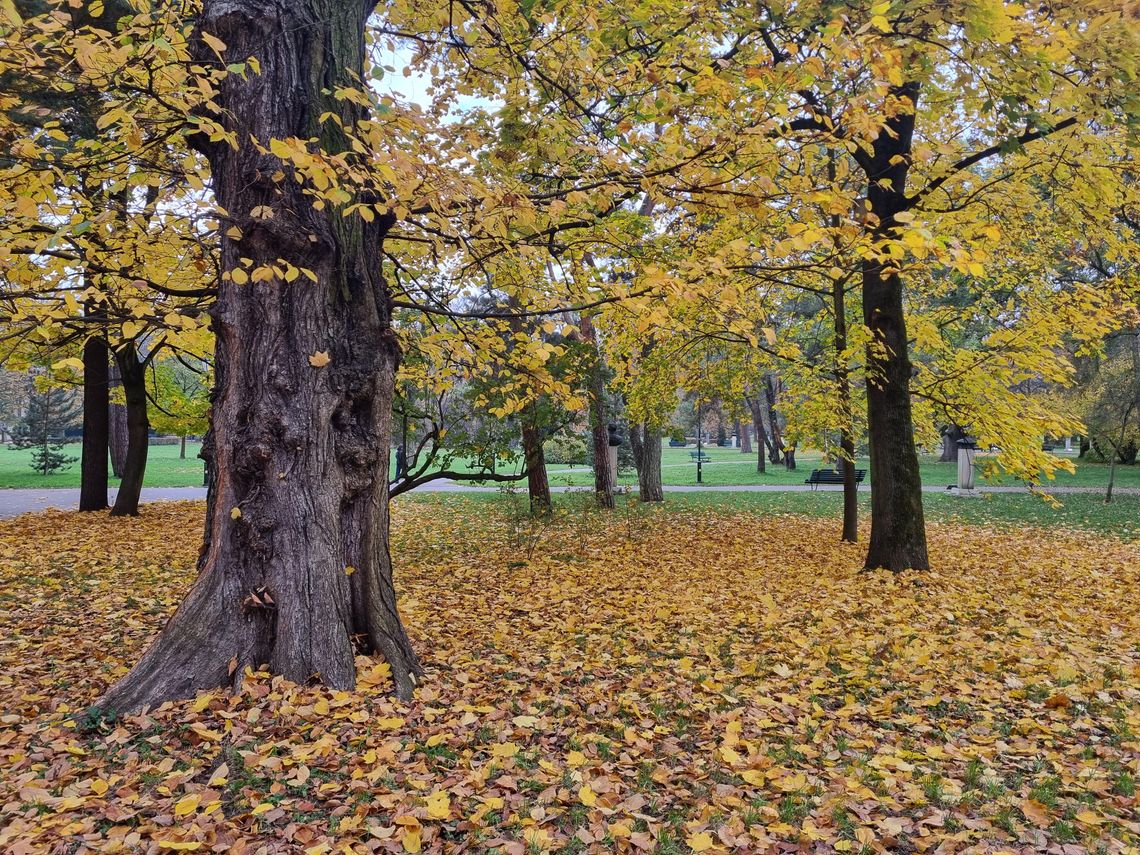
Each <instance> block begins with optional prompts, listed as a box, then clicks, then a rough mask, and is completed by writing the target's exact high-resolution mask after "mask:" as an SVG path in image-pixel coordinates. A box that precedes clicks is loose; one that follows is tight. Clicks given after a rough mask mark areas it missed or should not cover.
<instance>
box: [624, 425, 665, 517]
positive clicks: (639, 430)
mask: <svg viewBox="0 0 1140 855" xmlns="http://www.w3.org/2000/svg"><path fill="white" fill-rule="evenodd" d="M629 444H630V446H631V447H632V449H633V460H634V463H635V464H636V465H637V493H638V498H639V499H640V500H641V501H643V502H663V501H665V494H664V491H663V490H662V489H661V431H658V430H653V429H652V428H650V427H649V425H647V424H644V423H642V424H631V425H630V426H629Z"/></svg>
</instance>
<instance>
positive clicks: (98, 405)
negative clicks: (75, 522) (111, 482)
mask: <svg viewBox="0 0 1140 855" xmlns="http://www.w3.org/2000/svg"><path fill="white" fill-rule="evenodd" d="M88 314H92V313H91V311H90V310H88ZM110 426H111V423H110V354H109V352H108V350H107V342H106V341H105V340H104V339H103V337H102V335H101V334H100V335H93V336H91V337H90V338H89V339H87V341H85V342H84V343H83V459H82V462H81V463H80V486H79V510H81V511H101V510H104V509H105V508H106V507H107V443H108V438H109V436H110Z"/></svg>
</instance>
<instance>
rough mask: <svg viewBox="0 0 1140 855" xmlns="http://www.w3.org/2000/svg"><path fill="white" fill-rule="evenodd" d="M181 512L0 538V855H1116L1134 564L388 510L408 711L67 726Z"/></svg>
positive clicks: (189, 514)
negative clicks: (870, 553)
mask: <svg viewBox="0 0 1140 855" xmlns="http://www.w3.org/2000/svg"><path fill="white" fill-rule="evenodd" d="M201 514H202V508H201V506H200V505H195V504H177V505H173V504H172V505H162V506H154V505H152V506H149V507H147V508H145V509H144V513H143V516H142V517H141V518H139V519H137V520H126V521H124V520H109V519H106V518H93V517H92V515H81V514H74V513H58V512H53V513H49V514H46V515H38V516H25V517H21V518H19V519H16V520H12V521H7V522H3V523H0V542H2V544H3V546H2V547H0V549H2V552H0V592H2V593H0V603H2V606H3V607H2V608H0V712H2V718H0V725H2V730H0V764H2V766H3V769H4V774H3V776H2V779H0V850H2V851H4V852H7V853H13V855H21V853H39V852H72V851H85V852H86V851H90V852H162V851H171V850H173V851H178V850H184V851H194V850H197V851H214V852H233V853H242V852H249V853H252V852H255V851H256V852H306V853H312V855H319V853H325V852H345V853H350V852H352V853H365V852H420V851H423V852H455V851H472V852H492V851H499V852H504V853H524V852H547V851H557V852H597V853H602V852H607V853H608V852H662V853H669V852H688V851H695V852H730V851H733V852H832V851H839V852H855V853H858V852H863V853H873V852H936V851H937V852H978V853H981V852H993V853H996V852H1007V853H1009V852H1021V853H1031V852H1032V853H1037V852H1078V851H1080V852H1085V851H1100V852H1111V853H1128V852H1132V853H1134V852H1136V851H1137V848H1136V847H1137V846H1140V822H1138V821H1137V798H1136V795H1135V783H1134V782H1135V779H1136V777H1138V776H1140V761H1138V760H1137V757H1138V756H1140V736H1138V735H1137V734H1138V733H1140V662H1138V660H1137V650H1136V639H1137V638H1140V613H1138V612H1137V609H1136V608H1135V591H1136V590H1137V585H1138V583H1140V547H1138V546H1137V545H1135V544H1122V543H1120V542H1117V541H1114V540H1109V539H1093V538H1091V536H1089V535H1085V534H1081V535H1077V534H1074V533H1068V532H1064V531H1054V532H1049V533H1042V532H1041V531H1040V530H1038V531H1032V532H1030V531H1028V530H1026V531H1019V530H994V529H985V528H957V527H955V528H952V527H946V526H935V525H932V526H931V543H932V546H933V547H935V548H933V549H932V555H933V556H936V557H935V560H934V567H933V568H932V570H931V572H929V573H927V574H922V575H904V576H898V575H894V574H891V573H888V572H862V571H860V570H859V567H860V565H861V561H862V553H861V551H860V549H859V547H858V546H856V545H852V544H840V543H835V542H834V537H833V534H834V532H833V524H832V523H831V522H820V521H816V520H809V519H806V518H797V517H791V516H784V517H776V518H774V519H772V518H770V519H768V520H765V521H764V522H763V523H762V524H761V523H760V521H759V520H758V518H756V517H753V516H750V515H747V514H743V513H742V514H736V515H733V514H725V513H723V512H721V513H716V512H711V511H698V510H692V509H690V510H679V509H676V508H672V509H670V508H656V509H642V510H641V511H639V512H636V513H635V512H632V511H631V512H629V513H623V512H619V513H617V514H610V515H608V516H603V515H601V514H599V513H597V512H593V511H584V510H583V511H574V512H565V511H564V512H563V514H562V516H560V517H558V518H557V519H555V520H554V521H553V522H549V523H531V522H522V523H520V522H519V521H517V520H512V519H511V518H509V517H508V516H507V515H506V514H505V512H504V511H501V510H500V509H499V508H498V507H497V506H495V505H492V504H487V503H483V502H479V503H476V502H471V501H463V500H458V501H438V500H437V501H432V502H421V501H409V500H406V499H403V500H400V501H399V502H397V503H396V507H395V512H394V526H393V546H394V551H395V554H396V555H397V556H398V559H397V562H396V575H397V578H398V584H399V588H400V591H401V598H400V609H401V611H402V613H403V615H404V618H405V620H406V622H407V625H408V626H409V627H410V629H411V634H412V640H413V644H414V645H415V647H416V650H417V653H418V654H419V655H420V656H421V658H422V661H423V664H424V667H425V668H426V672H427V679H426V680H425V681H424V682H423V684H422V685H421V687H420V688H419V689H418V690H417V691H416V694H415V697H414V699H413V700H412V701H411V702H409V703H406V704H405V703H401V702H399V701H397V700H395V699H394V698H393V697H392V694H391V686H390V682H389V679H388V668H387V666H386V665H385V664H383V663H380V662H379V661H371V660H367V659H364V658H360V659H358V662H357V664H358V670H359V673H360V675H361V676H360V679H359V680H358V685H357V690H356V691H354V692H334V691H330V690H328V689H325V688H322V687H318V686H314V687H305V686H298V685H295V684H291V683H288V682H285V681H283V680H282V679H280V678H271V677H269V676H268V675H264V674H248V675H247V676H246V678H245V680H244V681H243V683H242V687H241V690H240V691H239V692H238V693H236V694H233V695H230V694H228V693H224V692H217V693H205V694H199V695H198V696H197V697H196V698H193V699H190V700H188V701H185V702H180V703H176V704H166V705H163V706H162V707H161V708H159V709H157V710H153V711H151V712H149V713H144V714H140V715H135V716H130V717H128V718H126V719H124V720H120V721H113V720H111V721H109V720H100V719H91V718H89V717H85V716H84V710H85V708H86V707H87V705H88V704H89V703H90V702H92V701H94V700H95V699H96V698H97V697H98V696H99V695H100V694H101V693H102V692H103V691H104V689H105V688H106V687H107V686H108V685H109V684H110V683H111V682H112V681H114V680H115V679H117V678H118V677H120V676H121V675H122V674H123V673H124V672H125V671H126V669H127V668H128V667H129V666H130V664H131V663H133V662H134V661H135V660H136V659H137V658H138V655H139V653H140V652H141V650H142V649H143V647H144V646H145V645H146V643H147V642H148V640H149V639H150V638H151V637H152V635H153V634H154V633H155V632H156V631H157V630H158V629H159V628H160V627H161V626H162V624H163V622H164V619H165V617H166V615H167V614H168V613H169V612H170V610H171V609H172V608H173V607H174V606H175V605H176V604H177V603H178V602H179V601H180V599H181V598H182V596H183V593H184V591H185V588H186V587H187V585H188V584H189V582H190V580H191V575H192V573H193V567H194V561H195V557H196V550H197V547H198V541H199V536H200V531H199V528H200V522H199V521H200V519H201Z"/></svg>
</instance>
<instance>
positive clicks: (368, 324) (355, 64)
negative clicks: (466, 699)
mask: <svg viewBox="0 0 1140 855" xmlns="http://www.w3.org/2000/svg"><path fill="white" fill-rule="evenodd" d="M370 12H371V7H370V6H369V5H368V4H364V3H341V2H336V0H206V3H205V5H204V8H203V11H202V17H201V19H200V27H201V29H202V30H204V31H206V32H209V33H211V34H213V35H214V36H216V37H218V38H220V39H221V40H222V41H223V42H225V44H226V45H227V46H228V48H227V50H226V55H225V61H227V62H241V61H243V60H245V59H246V58H247V57H249V56H256V57H257V58H258V60H259V62H260V65H261V73H260V74H249V75H247V76H244V77H243V76H240V75H231V76H229V77H227V78H226V80H225V82H224V83H223V84H222V88H221V92H220V94H219V96H218V100H219V102H220V105H221V106H222V107H223V108H224V109H225V110H226V114H225V116H224V118H222V119H221V121H223V122H224V123H225V124H226V126H227V127H228V128H229V129H230V130H232V131H234V132H235V136H236V138H237V139H238V141H239V142H238V148H236V149H234V148H231V147H230V146H229V145H227V144H225V143H209V142H207V141H205V140H199V141H196V144H198V145H200V146H201V147H202V149H203V151H204V152H205V154H206V156H207V157H208V158H209V160H210V165H211V168H212V173H213V178H214V183H215V192H216V194H217V198H218V203H219V204H220V205H221V207H222V208H224V209H225V210H226V211H228V212H229V214H230V216H231V217H232V218H233V219H234V220H235V222H236V224H237V225H238V226H239V228H240V229H241V232H242V234H241V237H240V238H235V237H231V236H225V237H223V238H222V247H221V252H222V264H223V269H224V270H232V269H235V268H237V267H239V266H240V262H239V259H240V258H243V257H244V258H249V259H252V260H253V263H254V266H255V267H256V266H260V265H265V264H272V263H274V262H276V260H277V259H283V260H285V261H286V262H288V263H290V264H293V265H294V266H296V267H299V268H305V269H307V270H311V271H313V272H314V273H315V274H316V276H317V282H316V283H314V282H311V281H309V279H308V278H307V277H305V276H301V277H298V278H297V279H296V280H295V281H293V282H286V281H283V280H280V279H273V280H270V281H260V282H254V281H250V282H248V283H247V284H243V285H236V284H234V283H233V282H232V281H231V280H229V279H225V280H224V281H222V282H220V283H219V293H218V299H217V303H216V306H215V308H214V312H213V326H214V330H215V333H216V335H217V350H218V364H219V366H220V370H219V377H218V381H217V382H218V388H217V389H216V392H215V400H214V407H213V420H212V426H211V436H210V448H211V449H212V454H213V460H212V461H211V464H212V465H211V477H212V479H213V489H212V495H211V499H210V501H209V508H210V510H209V514H210V517H209V519H208V520H207V535H206V544H205V548H204V551H203V554H202V558H201V561H200V567H199V569H200V572H199V575H198V578H197V580H196V581H195V583H194V585H193V587H192V588H191V590H190V592H189V593H188V594H187V596H186V599H185V600H184V601H183V602H182V604H181V605H180V606H179V608H178V609H177V611H176V612H175V613H174V615H173V616H172V617H171V619H170V621H169V622H168V623H167V625H166V627H165V629H164V630H163V631H162V633H161V634H160V635H159V636H158V638H157V639H156V640H155V641H154V643H153V644H152V646H151V647H150V648H149V650H147V652H146V653H145V654H144V655H143V657H142V659H141V660H140V661H139V662H138V664H137V665H136V666H135V667H134V669H133V670H132V671H131V672H130V673H129V674H128V675H127V676H126V677H124V678H123V679H122V680H121V681H120V682H119V683H117V684H116V685H115V686H113V687H112V688H111V689H110V690H109V691H108V692H107V694H106V695H105V696H104V698H103V699H102V700H101V701H99V703H98V706H99V707H102V708H105V709H109V710H114V711H120V712H121V711H127V710H133V709H138V708H139V707H142V706H145V705H152V704H156V703H159V702H161V701H163V700H166V699H170V698H179V697H186V696H189V695H192V694H194V693H195V692H197V691H198V690H201V689H207V688H216V687H222V686H229V685H233V684H236V683H237V682H238V681H239V680H240V679H241V676H242V672H243V671H244V669H245V668H246V667H254V668H257V667H260V666H262V665H267V666H268V667H269V669H270V670H271V671H272V672H273V673H275V674H280V675H283V676H284V677H286V678H288V679H290V680H293V681H295V682H299V683H304V682H308V681H320V682H322V683H324V684H326V685H329V686H331V687H334V688H338V689H350V688H352V687H353V685H354V684H355V676H356V675H355V668H354V654H355V653H356V652H357V651H358V650H360V651H362V652H379V653H380V654H382V655H383V657H384V658H385V659H386V660H387V661H388V663H389V664H390V665H391V667H392V674H393V679H394V683H395V689H396V692H397V694H398V695H399V696H401V697H403V698H408V697H410V695H411V692H412V690H413V688H414V685H415V682H416V676H417V675H419V674H420V673H422V672H421V669H420V665H419V663H418V661H417V659H416V656H415V653H414V652H413V650H412V647H411V644H410V642H409V640H408V637H407V635H406V634H405V631H404V628H403V626H402V624H401V621H400V618H399V614H398V612H397V608H396V593H395V589H394V586H393V579H392V565H391V559H390V556H389V535H388V525H389V516H388V513H389V511H388V447H389V444H390V432H391V403H392V396H393V392H394V386H395V372H396V368H397V365H398V362H399V358H400V353H399V348H398V345H397V342H396V338H395V335H394V334H393V331H392V329H391V324H390V297H389V293H388V289H387V288H386V286H385V283H384V282H383V280H382V277H381V258H382V255H381V252H382V241H383V239H384V236H385V234H386V232H387V230H388V229H389V228H390V227H391V224H392V219H391V218H390V217H379V216H378V217H376V218H375V219H374V220H373V221H372V222H371V223H366V222H364V221H363V220H362V219H361V218H359V217H356V216H353V217H344V216H342V214H341V212H340V211H339V210H335V209H325V210H316V209H315V208H314V207H313V205H312V204H311V197H309V196H307V195H305V194H304V193H303V192H302V190H301V187H300V185H298V184H297V183H296V182H294V181H293V180H292V177H291V176H287V177H286V178H285V180H283V181H274V180H273V179H272V177H271V176H272V175H273V173H274V172H276V171H278V170H285V171H286V172H288V167H287V165H284V164H283V163H282V162H281V161H280V160H278V159H277V158H276V157H274V156H273V155H271V154H269V153H268V152H267V151H265V149H264V148H262V149H261V150H259V148H258V146H255V145H253V144H251V143H250V138H251V137H253V138H254V139H255V140H257V141H258V142H259V143H260V145H261V146H263V147H267V146H268V144H269V141H270V140H271V139H274V138H279V139H280V138H288V137H299V138H301V139H312V138H318V139H320V140H321V143H322V147H323V149H324V150H325V151H327V152H332V153H343V152H348V151H349V150H350V148H351V147H350V144H349V142H348V140H347V139H346V138H345V136H344V134H343V132H342V131H340V130H339V129H338V128H337V126H336V124H335V123H333V122H330V121H325V122H323V123H322V122H320V120H319V117H320V116H321V114H322V113H324V112H326V111H330V112H332V113H334V114H336V115H338V116H340V118H341V120H342V121H343V122H344V125H345V126H347V127H351V126H352V125H353V124H354V123H355V122H356V121H357V120H358V119H360V118H361V117H362V110H361V108H360V107H358V106H356V105H354V104H351V103H349V102H347V101H342V100H336V99H334V97H333V95H332V94H331V92H332V90H334V89H335V88H336V87H338V86H356V85H359V82H358V80H359V79H362V78H363V77H364V74H363V57H364V24H365V21H366V19H367V17H368V15H369V13H370ZM209 57H210V54H209V52H208V51H207V50H203V51H202V60H203V61H210V62H212V61H214V60H211V59H210V58H209ZM347 157H348V158H349V159H351V158H352V157H353V155H352V154H348V155H347ZM258 206H268V207H269V208H270V209H271V210H272V211H273V216H272V218H265V217H258V218H255V217H252V216H251V213H250V212H251V211H252V210H253V209H254V208H256V207H258Z"/></svg>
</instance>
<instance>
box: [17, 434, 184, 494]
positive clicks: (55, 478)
mask: <svg viewBox="0 0 1140 855" xmlns="http://www.w3.org/2000/svg"><path fill="white" fill-rule="evenodd" d="M200 447H201V446H200V444H199V443H197V442H188V443H186V459H185V460H182V459H180V458H179V456H178V451H179V449H178V446H177V445H152V446H151V447H150V453H149V454H148V456H147V463H146V480H145V483H146V486H148V487H201V486H202V472H203V467H204V465H205V464H203V463H202V461H201V460H199V459H198V449H199V448H200ZM81 450H82V449H81V446H80V444H79V443H77V442H76V443H71V444H69V445H66V446H64V453H66V454H67V455H69V456H70V457H75V458H78V457H79V456H80V452H81ZM31 462H32V450H31V449H27V448H9V447H8V446H7V445H0V488H14V487H27V488H32V489H39V488H44V487H78V486H79V461H78V459H77V460H76V461H75V463H72V464H71V465H70V466H69V467H68V468H67V469H62V470H58V471H56V472H54V473H52V474H51V475H48V476H44V475H41V474H40V473H39V472H34V471H32V466H31ZM118 485H119V479H118V478H114V477H113V478H112V479H111V486H112V487H117V486H118Z"/></svg>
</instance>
